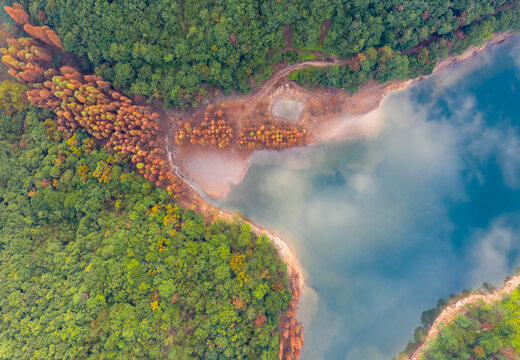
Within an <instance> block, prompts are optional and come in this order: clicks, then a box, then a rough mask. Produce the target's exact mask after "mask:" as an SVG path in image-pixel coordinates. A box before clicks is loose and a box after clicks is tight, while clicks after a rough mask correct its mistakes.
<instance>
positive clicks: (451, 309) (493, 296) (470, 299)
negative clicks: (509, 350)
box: [407, 275, 520, 360]
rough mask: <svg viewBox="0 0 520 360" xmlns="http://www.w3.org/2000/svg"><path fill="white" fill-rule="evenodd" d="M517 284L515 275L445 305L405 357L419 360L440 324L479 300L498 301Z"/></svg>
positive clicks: (519, 281)
mask: <svg viewBox="0 0 520 360" xmlns="http://www.w3.org/2000/svg"><path fill="white" fill-rule="evenodd" d="M518 286H520V275H515V276H513V277H512V278H510V279H509V280H507V281H506V282H505V283H504V285H503V286H502V287H501V288H500V289H498V290H495V291H493V292H491V293H489V294H486V295H483V294H477V293H472V294H470V295H468V296H465V297H463V298H461V299H459V300H457V301H456V302H455V303H454V304H451V305H448V306H446V307H445V308H444V309H443V310H442V311H441V313H440V314H439V316H437V318H436V319H435V321H434V322H433V323H432V325H431V326H430V329H429V330H428V333H427V335H426V339H425V340H424V342H423V343H422V344H421V345H420V346H419V347H418V348H417V349H416V350H415V351H414V352H413V353H412V355H410V356H409V357H408V358H407V359H408V360H419V359H420V358H421V356H422V355H423V353H424V351H425V350H427V348H428V345H429V344H428V343H429V342H430V341H432V339H434V338H435V337H436V336H437V335H438V334H439V332H440V326H441V325H446V324H448V323H449V322H450V321H452V320H453V319H455V317H456V316H457V315H458V314H460V313H463V312H465V311H466V310H467V308H468V307H470V306H471V305H474V304H475V303H476V302H478V301H480V300H482V301H484V302H486V303H487V304H491V303H494V302H496V301H500V300H501V299H502V298H503V297H504V296H505V295H508V294H511V293H512V292H513V291H514V290H515V289H516V288H517V287H518Z"/></svg>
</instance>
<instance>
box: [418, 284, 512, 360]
mask: <svg viewBox="0 0 520 360" xmlns="http://www.w3.org/2000/svg"><path fill="white" fill-rule="evenodd" d="M519 309H520V290H519V289H516V290H515V291H514V292H513V293H512V294H511V295H508V296H507V297H506V298H504V299H503V300H502V301H499V302H496V303H493V304H492V305H488V304H486V303H484V302H480V303H479V304H478V305H476V306H472V307H471V308H470V309H469V310H468V311H467V312H466V313H464V314H459V315H458V316H457V317H456V318H455V319H454V320H453V321H452V322H450V323H449V324H448V325H445V326H444V327H443V328H442V329H441V332H440V333H439V335H438V336H437V337H436V338H435V339H434V340H433V341H432V342H431V343H430V344H429V345H428V347H427V350H426V352H425V354H423V356H422V358H421V359H423V360H455V359H518V353H519V352H520V318H519V316H518V310H519Z"/></svg>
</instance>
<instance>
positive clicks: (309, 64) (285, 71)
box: [256, 55, 357, 96]
mask: <svg viewBox="0 0 520 360" xmlns="http://www.w3.org/2000/svg"><path fill="white" fill-rule="evenodd" d="M356 57H357V55H355V56H352V57H350V58H348V59H343V60H339V59H335V60H328V61H327V60H309V61H303V62H299V63H295V64H291V65H287V66H286V67H283V68H281V69H280V70H278V71H276V72H275V73H274V74H273V75H271V77H270V78H269V80H267V81H266V82H265V83H263V84H262V85H261V86H260V87H259V88H257V92H256V95H260V96H261V95H264V94H266V93H268V92H269V91H270V90H271V89H272V87H273V86H274V85H275V84H276V83H277V82H278V80H280V79H281V78H283V77H285V76H287V75H289V74H291V73H292V72H295V71H297V70H302V69H306V68H326V67H329V66H336V65H337V66H345V65H351V64H353V63H354V61H355V58H356Z"/></svg>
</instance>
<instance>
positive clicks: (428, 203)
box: [224, 54, 520, 360]
mask: <svg viewBox="0 0 520 360" xmlns="http://www.w3.org/2000/svg"><path fill="white" fill-rule="evenodd" d="M479 59H480V60H479ZM479 61H480V62H479ZM493 61H495V60H494V58H493V56H492V55H490V54H486V55H484V56H482V57H480V58H478V59H475V60H474V61H472V62H471V63H470V64H469V65H467V67H464V66H459V67H457V69H455V70H452V71H450V72H447V73H444V74H441V76H436V77H433V78H431V79H430V80H426V81H424V82H423V83H420V84H418V85H417V86H414V87H412V88H411V89H408V90H406V91H402V92H400V93H398V94H395V95H394V96H391V97H389V98H388V99H387V100H385V102H384V105H383V107H382V111H381V114H382V115H383V116H384V121H385V126H384V129H383V131H382V132H381V134H380V136H379V137H378V138H377V139H371V140H367V141H363V142H357V143H346V144H335V145H327V146H317V147H314V148H310V149H309V148H307V149H301V150H291V151H287V152H284V153H279V154H275V153H263V154H260V155H258V156H256V157H255V160H254V166H253V167H252V168H251V170H250V172H249V173H248V174H247V175H246V177H245V179H244V182H243V183H242V184H240V185H238V186H237V187H235V188H234V189H233V190H232V192H231V193H230V195H229V197H228V199H227V200H226V201H225V202H224V203H225V204H226V205H227V206H230V207H235V208H239V209H240V210H241V211H242V212H244V213H246V214H247V215H248V216H250V217H251V218H252V219H253V220H255V221H258V222H259V223H260V224H263V225H265V226H267V227H270V228H272V229H273V230H275V231H277V232H279V233H280V235H282V236H285V237H287V238H288V239H289V242H291V245H292V246H293V247H294V249H295V251H296V254H297V256H298V258H299V260H300V262H301V263H302V265H303V267H304V269H305V272H306V274H305V275H306V282H307V283H308V284H309V285H310V286H311V287H312V288H313V290H312V291H313V292H314V291H315V293H316V295H312V296H305V295H304V298H306V299H313V300H307V301H309V302H312V304H309V303H307V304H305V303H304V304H303V305H302V310H303V311H304V312H305V313H303V314H302V318H305V319H306V321H307V324H306V325H307V330H306V345H305V347H304V356H303V359H313V360H314V359H322V358H326V359H348V360H351V359H356V360H379V359H390V358H391V357H392V356H393V355H395V354H396V353H397V352H398V351H399V350H401V349H402V348H403V347H404V346H405V345H406V342H407V341H408V340H409V339H410V337H411V336H412V333H413V328H414V327H415V326H417V325H418V320H419V316H420V313H421V312H422V311H423V310H425V309H427V308H428V307H431V306H433V305H435V303H436V301H437V299H438V298H439V297H441V296H446V295H448V294H449V293H450V292H451V291H455V290H456V291H460V290H462V289H463V288H465V287H468V286H475V285H478V284H481V283H482V281H500V279H501V278H503V277H504V276H505V275H507V274H508V273H511V272H512V271H513V269H514V268H515V266H516V265H518V263H517V260H520V259H519V258H518V257H517V256H516V254H518V253H519V252H520V248H519V246H518V244H519V241H518V240H519V238H518V235H517V234H520V233H519V232H518V229H517V227H516V226H514V223H515V222H514V221H512V220H511V219H516V218H515V217H514V216H515V215H514V214H513V215H511V214H509V215H507V216H505V215H504V214H502V212H503V211H504V210H501V209H499V208H497V209H492V208H490V209H489V211H487V212H485V211H484V210H483V209H482V207H483V206H485V205H482V204H481V203H476V202H475V200H474V199H475V197H478V196H479V197H482V198H484V199H488V198H489V199H493V197H494V196H495V195H494V190H493V188H489V186H488V185H489V184H490V183H491V181H492V178H494V177H496V176H495V175H496V174H495V173H497V174H498V175H497V176H498V177H499V178H501V180H500V184H499V185H500V187H501V188H503V189H502V190H501V191H502V192H503V193H504V194H506V195H507V194H508V191H512V190H514V189H518V188H519V187H520V177H519V174H520V139H519V137H518V129H517V127H516V126H513V125H511V121H509V122H508V121H501V122H499V123H497V124H494V123H491V124H490V123H489V121H488V118H489V116H490V114H489V113H487V112H485V110H483V109H482V106H481V104H480V103H479V101H478V100H477V99H476V95H474V94H473V92H472V89H471V88H467V86H466V87H464V86H463V85H461V83H464V81H467V80H464V79H467V78H468V77H471V76H473V77H475V75H474V74H475V71H476V69H479V71H480V70H481V69H482V67H485V66H492V65H493ZM461 74H462V75H461ZM461 86H462V87H461ZM421 92H423V93H426V94H423V95H422V96H421V95H420V94H419V95H418V93H421ZM440 104H441V105H440ZM517 120H518V119H517ZM494 167H496V169H495V168H494ZM479 192H480V193H479ZM477 195H478V196H477ZM484 204H485V202H484ZM498 206H500V201H498ZM515 209H518V207H517V208H515ZM480 212H483V213H484V214H481V213H480ZM480 218H482V219H485V221H484V222H479V221H480V220H479V219H480ZM475 219H477V220H478V221H477V220H475ZM475 223H476V224H475Z"/></svg>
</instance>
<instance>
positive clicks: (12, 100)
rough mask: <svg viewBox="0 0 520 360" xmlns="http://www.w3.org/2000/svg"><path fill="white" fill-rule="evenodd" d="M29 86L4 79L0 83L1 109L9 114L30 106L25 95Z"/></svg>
mask: <svg viewBox="0 0 520 360" xmlns="http://www.w3.org/2000/svg"><path fill="white" fill-rule="evenodd" d="M25 90H27V87H26V86H25V85H22V84H20V83H18V82H16V81H10V80H4V81H2V83H1V84H0V110H1V111H2V112H3V113H4V114H7V115H13V114H14V113H16V112H19V111H23V110H25V109H27V107H28V106H29V102H28V101H27V98H26V97H25Z"/></svg>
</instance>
